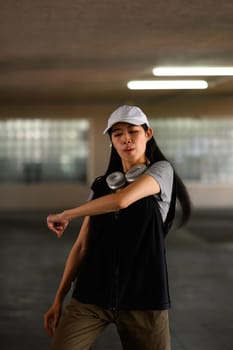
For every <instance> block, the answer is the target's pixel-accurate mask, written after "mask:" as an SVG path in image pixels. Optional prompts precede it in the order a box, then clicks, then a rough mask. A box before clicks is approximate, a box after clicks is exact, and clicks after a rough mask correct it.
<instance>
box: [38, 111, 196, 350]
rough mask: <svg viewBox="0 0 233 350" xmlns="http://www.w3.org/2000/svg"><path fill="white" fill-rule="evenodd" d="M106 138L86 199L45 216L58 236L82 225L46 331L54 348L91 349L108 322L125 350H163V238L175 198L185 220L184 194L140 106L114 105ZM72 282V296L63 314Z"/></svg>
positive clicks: (165, 333)
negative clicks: (104, 157) (100, 172)
mask: <svg viewBox="0 0 233 350" xmlns="http://www.w3.org/2000/svg"><path fill="white" fill-rule="evenodd" d="M104 133H108V134H109V136H110V139H111V143H112V149H111V156H110V161H109V166H108V168H107V171H106V173H105V175H104V176H101V177H99V178H97V179H96V180H95V181H94V183H93V185H92V198H91V200H90V201H88V202H86V203H84V204H82V205H80V206H79V207H77V208H74V209H69V210H65V211H63V212H62V213H59V214H52V215H49V216H48V217H47V224H48V227H49V229H50V230H52V231H54V232H55V233H56V234H57V236H58V237H61V236H62V234H63V232H64V230H65V229H66V227H67V225H68V223H69V221H71V220H73V219H75V218H78V217H84V221H83V224H82V227H81V230H80V232H79V235H78V237H77V240H76V242H75V243H74V245H73V247H72V249H71V251H70V254H69V256H68V259H67V262H66V266H65V270H64V273H63V276H62V279H61V282H60V285H59V287H58V290H57V293H56V296H55V299H54V302H53V304H52V306H51V307H50V309H49V310H48V311H47V313H46V314H45V316H44V327H45V329H46V331H47V332H48V334H49V335H53V341H52V348H51V349H53V350H74V349H75V350H81V349H82V350H83V349H90V348H91V346H92V344H93V343H94V341H95V340H96V337H97V336H98V335H99V334H100V333H101V332H102V331H103V330H104V328H105V327H106V326H107V325H108V324H109V323H111V322H113V323H115V324H116V327H117V330H118V333H119V336H120V339H121V342H122V346H123V349H124V350H139V349H140V350H169V349H170V335H169V322H168V309H169V308H170V297H169V287H168V278H167V267H166V256H165V246H164V238H165V236H166V234H167V232H168V230H169V228H170V226H171V224H172V222H173V219H174V215H175V203H176V197H177V198H178V199H179V201H180V204H181V209H182V218H181V224H184V223H185V222H186V221H187V220H188V218H189V215H190V200H189V196H188V194H187V191H186V189H185V186H184V184H183V183H182V181H181V180H180V178H179V177H178V175H177V174H176V172H175V171H174V169H173V167H172V166H171V164H170V163H169V162H168V161H167V160H166V158H165V157H164V156H163V154H162V153H161V151H160V150H159V148H158V146H157V144H156V142H155V139H154V137H153V131H152V129H151V128H150V126H149V122H148V120H147V117H146V115H145V114H144V113H143V111H142V110H141V109H140V108H138V107H135V106H121V107H119V108H118V109H117V110H115V111H114V112H113V113H112V114H111V116H110V118H109V120H108V125H107V128H106V129H105V131H104ZM73 281H75V283H74V288H73V294H72V299H71V301H70V302H69V303H68V304H67V305H66V307H65V308H64V310H63V311H62V305H63V301H64V298H65V296H66V294H67V292H68V291H69V289H70V288H71V285H72V282H73Z"/></svg>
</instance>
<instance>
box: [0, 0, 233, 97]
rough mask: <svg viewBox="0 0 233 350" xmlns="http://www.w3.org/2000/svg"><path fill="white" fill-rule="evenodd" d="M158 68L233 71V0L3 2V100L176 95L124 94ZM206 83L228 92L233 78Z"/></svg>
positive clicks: (0, 51)
mask: <svg viewBox="0 0 233 350" xmlns="http://www.w3.org/2000/svg"><path fill="white" fill-rule="evenodd" d="M156 65H223V66H224V65H225V66H227V65H232V66H233V1H232V0H222V1H219V0H196V1H187V0H157V1H146V0H142V1H140V0H133V1H132V0H117V1H114V0H98V1H94V0H63V1H61V0H35V1H31V0H7V1H3V0H2V1H1V10H0V100H1V101H2V102H3V101H8V103H9V101H24V102H25V101H29V100H30V101H33V100H35V101H43V100H46V101H49V100H50V101H54V100H56V101H90V100H92V101H93V100H94V101H96V102H98V101H100V102H101V101H104V100H108V99H109V100H116V99H117V100H119V99H121V100H127V99H131V98H132V96H133V95H134V96H135V95H136V96H141V97H143V98H157V97H159V96H161V95H164V96H166V95H169V94H173V93H174V92H171V91H153V92H152V91H147V92H142V91H140V92H138V91H137V92H132V91H129V90H128V89H127V87H126V83H127V81H129V80H134V79H153V76H152V68H153V67H154V66H156ZM208 81H209V82H210V84H211V87H210V88H209V89H208V90H206V91H204V92H201V93H202V94H212V95H219V94H224V95H228V96H229V95H232V94H233V77H232V78H229V77H228V78H208ZM189 93H194V92H189ZM199 93H200V92H199Z"/></svg>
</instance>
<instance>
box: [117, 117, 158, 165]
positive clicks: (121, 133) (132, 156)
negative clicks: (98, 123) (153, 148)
mask: <svg viewBox="0 0 233 350" xmlns="http://www.w3.org/2000/svg"><path fill="white" fill-rule="evenodd" d="M152 135H153V132H152V129H151V128H148V130H147V131H145V130H144V129H143V127H142V126H141V125H132V124H128V123H117V124H115V125H114V126H113V127H112V132H111V140H112V144H113V146H114V148H115V149H116V151H117V153H118V154H119V156H120V157H121V161H122V165H123V168H124V170H125V171H127V170H128V169H130V167H132V166H133V165H135V164H139V163H145V162H146V155H145V151H146V144H147V141H149V140H150V138H151V137H152Z"/></svg>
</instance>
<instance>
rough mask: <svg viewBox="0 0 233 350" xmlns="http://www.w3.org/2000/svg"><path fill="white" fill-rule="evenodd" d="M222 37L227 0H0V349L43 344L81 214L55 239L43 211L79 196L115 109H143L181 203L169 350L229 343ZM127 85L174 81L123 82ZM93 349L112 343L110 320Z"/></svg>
mask: <svg viewBox="0 0 233 350" xmlns="http://www.w3.org/2000/svg"><path fill="white" fill-rule="evenodd" d="M232 35H233V3H232V1H231V0H223V1H221V2H219V1H216V0H202V1H200V0H197V1H195V2H189V3H188V2H187V1H185V0H173V1H171V0H168V1H161V0H158V1H156V2H149V1H145V0H142V1H140V0H139V1H136V2H135V1H131V0H130V1H129V0H128V1H124V0H119V1H113V0H108V1H107V0H100V1H96V2H95V1H90V0H85V1H84V0H78V1H74V0H66V1H59V0H57V1H53V0H40V1H33V2H32V1H29V0H21V1H16V0H14V1H13V0H10V1H7V2H3V1H1V11H0V48H1V49H0V198H1V200H0V224H1V235H0V240H1V244H0V249H1V251H0V262H1V265H0V266H1V270H0V283H1V288H0V344H1V349H3V350H5V349H8V350H13V349H16V348H17V349H18V348H20V349H23V350H24V349H25V350H27V349H31V348H32V347H33V348H34V350H37V349H38V350H39V349H43V348H44V349H46V348H48V344H49V339H48V338H47V336H46V335H45V334H44V331H43V324H42V317H43V313H44V312H45V311H46V309H47V308H48V307H49V306H50V303H51V302H52V299H53V296H54V293H55V291H56V288H57V285H58V282H59V279H60V277H61V273H62V270H63V266H64V263H65V259H66V256H67V254H68V252H69V249H70V247H71V246H72V243H73V241H74V239H75V237H76V235H77V233H78V230H79V226H80V224H81V220H77V221H75V222H72V224H71V225H70V226H69V229H68V232H67V234H66V235H65V237H64V238H62V240H60V241H59V240H56V238H55V237H54V236H53V235H52V234H51V233H49V232H48V231H47V228H46V225H45V218H46V215H47V214H48V213H49V212H54V211H58V210H63V209H65V208H69V207H73V206H76V205H78V204H80V203H82V202H83V201H85V200H86V198H87V197H88V193H89V186H90V184H91V182H92V181H93V179H94V178H95V177H96V176H98V175H101V174H102V173H103V172H104V171H105V168H106V166H107V163H108V157H109V151H110V148H109V139H108V137H107V136H104V135H103V134H102V133H103V130H104V129H105V127H106V122H107V119H108V117H109V115H110V113H111V112H112V111H113V110H114V109H116V108H117V107H118V106H119V105H122V104H130V105H137V106H139V107H141V108H142V109H143V110H144V112H145V113H146V114H147V116H148V118H149V121H150V123H151V126H152V127H153V129H154V136H155V138H156V140H157V142H158V144H159V146H160V148H161V149H162V151H163V152H164V153H165V155H166V156H167V158H168V159H169V160H170V161H171V162H172V163H173V165H174V166H175V168H176V170H177V172H178V173H179V174H180V176H181V177H182V179H183V180H184V182H185V184H186V185H187V188H188V190H189V192H190V196H191V199H192V203H193V215H192V218H191V220H190V222H189V224H188V225H187V226H186V227H185V228H183V229H179V230H177V229H176V228H174V229H173V231H172V233H171V234H170V236H169V237H168V242H167V245H168V263H169V271H170V280H171V294H172V300H173V308H172V310H171V334H172V342H173V349H174V350H184V349H189V350H194V349H195V350H196V349H199V350H202V349H203V350H209V349H211V350H215V349H216V350H218V349H219V350H224V349H232V343H233V336H232V334H233V332H232V331H233V322H232V319H233V308H232V301H231V295H232V293H233V270H232V252H233V244H232V243H233V225H232V224H233V216H232V209H233V73H232V66H233V45H232ZM156 67H163V68H166V67H185V68H186V69H187V68H188V67H192V68H193V67H194V68H195V69H196V68H198V67H202V68H203V69H202V71H201V72H198V73H196V72H193V71H192V72H189V73H186V74H185V75H183V73H182V72H179V73H178V75H174V74H173V72H172V71H171V70H170V71H169V73H167V75H165V76H161V75H157V73H156V70H155V71H154V74H153V69H154V68H156ZM217 67H223V68H224V69H225V70H223V69H222V70H220V73H219V71H218V70H217ZM209 68H214V69H213V70H214V73H213V72H212V73H210V72H209V71H208V69H209ZM226 68H231V69H229V70H228V71H226ZM135 80H136V81H139V83H140V82H142V81H143V82H145V81H150V82H156V83H157V84H158V83H161V81H165V83H168V82H169V81H172V82H173V84H176V85H175V88H174V86H173V87H171V86H169V87H166V88H165V89H164V86H163V87H161V86H159V87H158V86H157V87H156V89H151V88H150V89H148V88H147V89H142V88H141V87H140V88H139V89H137V90H132V86H131V85H130V84H129V82H130V81H131V82H132V81H135ZM177 80H178V82H177ZM181 80H182V81H183V80H185V82H186V83H187V82H190V80H191V81H193V80H194V81H196V82H197V81H200V80H201V81H202V83H203V81H204V85H203V84H202V87H199V88H198V89H196V88H195V87H190V88H189V89H186V88H184V87H183V85H182V84H183V83H181V82H180V81H181ZM203 86H204V87H205V88H203ZM19 344H20V345H19ZM95 349H114V350H117V349H121V346H120V343H119V339H118V337H117V334H116V332H115V329H114V328H113V327H109V329H108V330H107V331H106V332H105V333H104V334H103V336H101V337H100V339H99V340H98V341H97V343H96V345H95Z"/></svg>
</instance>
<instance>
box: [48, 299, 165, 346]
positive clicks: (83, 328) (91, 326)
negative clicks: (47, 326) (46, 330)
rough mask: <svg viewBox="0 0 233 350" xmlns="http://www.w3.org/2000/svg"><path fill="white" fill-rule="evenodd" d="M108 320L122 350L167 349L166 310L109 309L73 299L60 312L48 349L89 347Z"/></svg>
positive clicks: (107, 323)
mask: <svg viewBox="0 0 233 350" xmlns="http://www.w3.org/2000/svg"><path fill="white" fill-rule="evenodd" d="M110 323H115V325H116V327H117V330H118V333H119V336H120V339H121V343H122V346H123V349H124V350H170V334H169V322H168V311H167V310H161V311H160V310H158V311H123V310H122V311H111V310H106V309H103V308H101V307H99V306H96V305H90V304H82V303H80V302H78V301H77V300H75V299H71V301H70V302H69V303H68V304H67V305H66V307H65V309H64V311H63V314H62V318H61V320H60V322H59V326H58V328H57V330H56V333H55V335H54V337H53V341H52V347H51V350H90V349H91V346H92V345H93V344H94V342H95V340H96V338H97V337H98V335H99V334H100V333H101V332H102V331H103V330H104V328H105V327H106V326H107V325H109V324H110ZM103 350H105V349H103Z"/></svg>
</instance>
